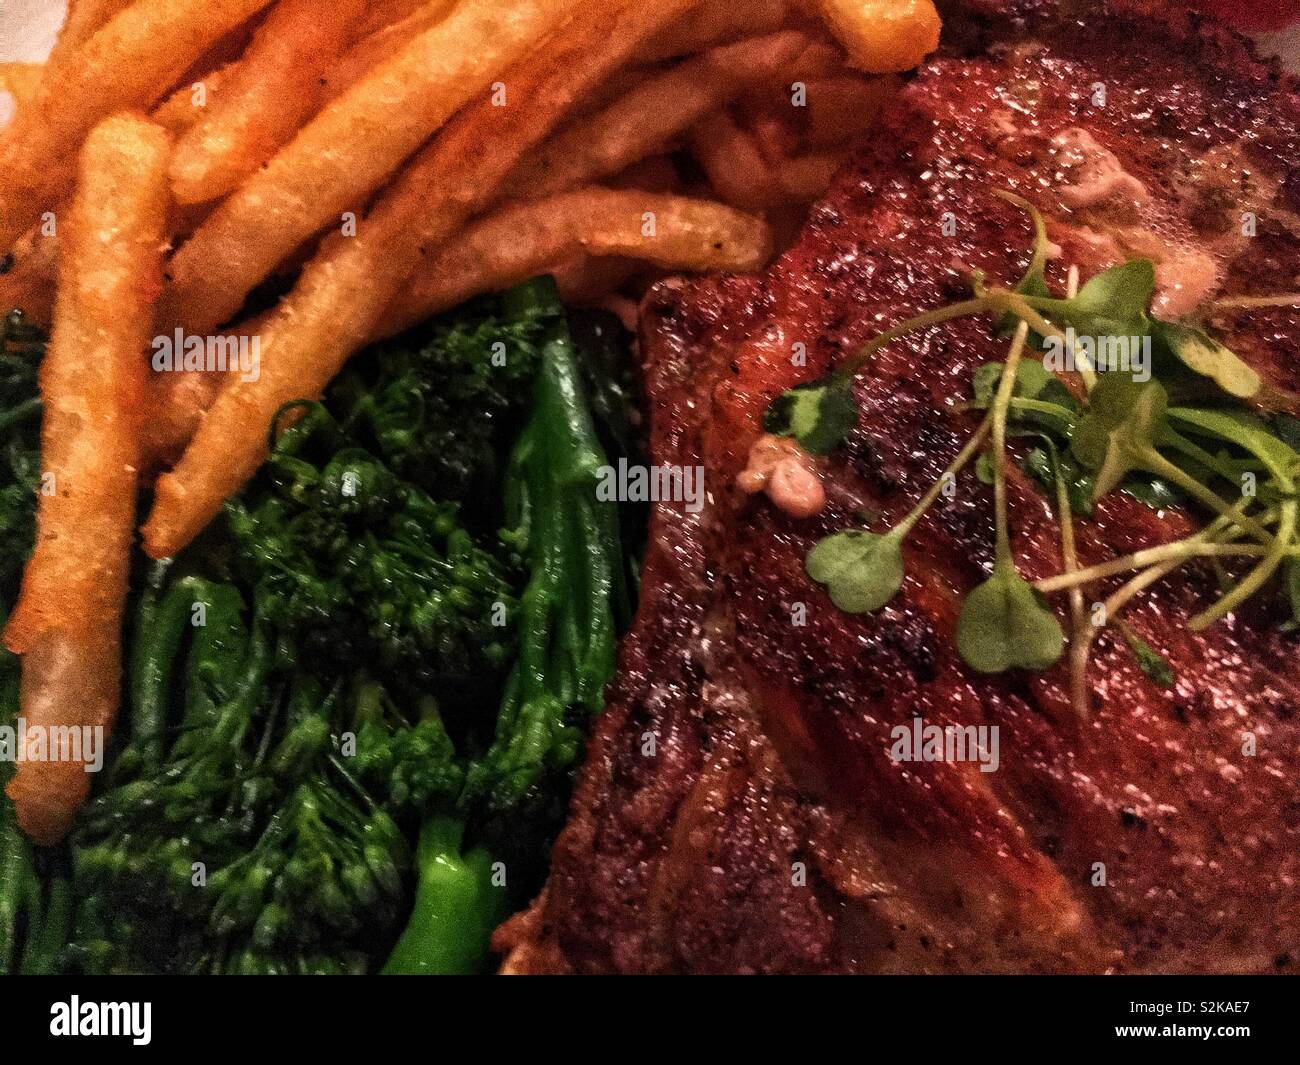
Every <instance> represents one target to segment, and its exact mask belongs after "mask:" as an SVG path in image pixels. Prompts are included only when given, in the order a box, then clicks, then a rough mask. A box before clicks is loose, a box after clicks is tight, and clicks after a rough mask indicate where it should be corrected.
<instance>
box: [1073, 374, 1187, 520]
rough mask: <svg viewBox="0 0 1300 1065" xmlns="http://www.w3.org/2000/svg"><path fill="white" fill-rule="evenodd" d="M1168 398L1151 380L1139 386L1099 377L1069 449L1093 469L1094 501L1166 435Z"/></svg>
mask: <svg viewBox="0 0 1300 1065" xmlns="http://www.w3.org/2000/svg"><path fill="white" fill-rule="evenodd" d="M1167 406H1168V397H1167V396H1166V394H1165V390H1164V389H1163V388H1162V387H1161V386H1160V385H1159V384H1158V383H1157V382H1155V381H1147V382H1144V383H1141V384H1139V383H1138V382H1136V381H1134V380H1133V379H1132V378H1131V377H1129V376H1127V375H1126V374H1103V375H1102V377H1101V378H1100V379H1099V380H1098V382H1097V387H1096V388H1094V389H1093V390H1092V393H1091V394H1090V395H1089V397H1088V413H1087V414H1086V415H1085V416H1084V417H1083V418H1082V419H1080V421H1079V423H1078V424H1077V425H1076V426H1075V429H1074V435H1073V437H1072V438H1071V440H1070V451H1071V452H1072V453H1073V455H1074V457H1075V458H1076V459H1078V461H1079V462H1080V463H1082V464H1083V465H1084V466H1085V467H1086V468H1087V469H1090V470H1095V471H1096V479H1095V483H1094V485H1093V499H1094V500H1096V499H1100V498H1101V497H1102V496H1104V495H1105V494H1106V493H1107V492H1109V491H1111V490H1112V489H1113V488H1115V487H1116V486H1117V485H1118V484H1119V483H1120V482H1121V481H1122V480H1123V479H1124V477H1125V476H1126V475H1127V474H1128V473H1129V472H1130V471H1131V470H1133V469H1136V468H1138V467H1139V466H1140V465H1141V462H1140V456H1141V454H1142V453H1143V452H1145V451H1148V450H1149V449H1150V448H1152V447H1154V446H1155V441H1156V440H1158V439H1160V437H1161V436H1162V434H1164V433H1165V432H1166V427H1165V411H1166V408H1167Z"/></svg>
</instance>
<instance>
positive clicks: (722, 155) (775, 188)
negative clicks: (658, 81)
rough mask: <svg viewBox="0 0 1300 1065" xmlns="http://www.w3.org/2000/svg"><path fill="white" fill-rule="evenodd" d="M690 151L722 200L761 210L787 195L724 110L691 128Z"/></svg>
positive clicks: (757, 150)
mask: <svg viewBox="0 0 1300 1065" xmlns="http://www.w3.org/2000/svg"><path fill="white" fill-rule="evenodd" d="M691 152H692V154H693V155H694V156H695V159H696V161H697V162H698V163H699V164H700V167H701V168H702V169H703V170H704V172H705V174H707V175H708V178H709V182H710V184H712V185H713V188H714V189H715V190H716V192H717V194H718V196H720V197H721V198H722V201H723V202H724V203H729V204H731V205H732V206H733V207H738V208H740V209H741V210H743V211H761V210H763V209H764V208H767V207H771V206H774V205H776V204H779V203H781V202H783V201H784V200H785V199H786V198H787V197H786V194H785V191H784V189H782V187H781V182H780V180H779V178H778V177H777V175H776V173H775V172H774V171H773V169H772V166H771V164H770V163H769V162H768V161H767V158H766V157H765V156H764V155H763V152H762V150H761V149H760V148H759V146H758V142H757V141H755V140H754V138H753V137H752V136H751V135H750V134H749V133H748V132H746V131H745V130H744V129H742V128H741V127H740V126H739V125H738V124H737V122H736V121H735V119H733V118H732V117H731V116H730V115H729V114H727V113H726V112H725V111H718V112H716V113H714V114H712V115H709V116H708V117H707V118H705V119H703V120H702V121H701V122H699V123H698V124H697V125H696V126H695V127H694V128H693V129H692V130H691Z"/></svg>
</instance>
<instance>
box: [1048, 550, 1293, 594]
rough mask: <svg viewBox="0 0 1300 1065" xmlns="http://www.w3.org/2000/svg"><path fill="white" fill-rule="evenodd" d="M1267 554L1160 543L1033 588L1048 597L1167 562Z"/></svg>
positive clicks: (1258, 551)
mask: <svg viewBox="0 0 1300 1065" xmlns="http://www.w3.org/2000/svg"><path fill="white" fill-rule="evenodd" d="M1267 551H1268V548H1266V547H1264V546H1263V545H1262V544H1210V543H1204V542H1199V541H1196V540H1195V539H1194V538H1191V539H1187V540H1177V541H1175V542H1174V543H1171V544H1161V545H1160V546H1159V547H1147V548H1143V549H1142V550H1141V551H1134V552H1133V553H1132V554H1129V555H1124V556H1122V557H1120V558H1115V559H1111V560H1110V561H1109V562H1099V563H1098V564H1097V565H1095V566H1089V567H1088V568H1087V569H1081V570H1077V571H1075V572H1074V573H1058V574H1057V575H1056V576H1055V577H1045V578H1044V579H1043V580H1041V581H1035V582H1034V587H1035V588H1037V589H1038V590H1039V591H1040V592H1042V593H1043V594H1044V595H1048V594H1050V593H1052V592H1059V591H1062V590H1064V589H1066V588H1076V587H1079V586H1080V585H1084V584H1091V583H1092V582H1093V581H1100V580H1105V579H1106V578H1107V577H1113V576H1115V574H1117V573H1125V572H1127V571H1129V570H1135V569H1145V568H1146V567H1147V566H1152V565H1155V564H1157V563H1160V562H1166V561H1169V560H1170V559H1179V560H1185V559H1191V558H1207V557H1231V556H1247V557H1251V558H1259V557H1261V556H1263V555H1264V554H1265V553H1266V552H1267ZM1295 553H1296V554H1300V548H1297V549H1296V551H1295ZM1286 554H1287V550H1286V549H1285V548H1284V549H1283V556H1285V555H1286Z"/></svg>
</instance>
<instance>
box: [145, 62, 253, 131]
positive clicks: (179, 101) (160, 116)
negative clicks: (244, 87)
mask: <svg viewBox="0 0 1300 1065" xmlns="http://www.w3.org/2000/svg"><path fill="white" fill-rule="evenodd" d="M235 66H236V64H235V63H228V64H226V65H225V66H223V67H217V68H216V69H215V70H213V71H210V72H208V73H207V74H204V75H203V77H201V78H196V79H195V80H194V81H187V82H186V83H185V84H184V85H182V86H180V87H179V88H178V89H176V90H175V91H174V92H173V93H172V94H171V95H170V96H168V97H167V99H165V100H164V101H163V102H162V103H160V104H159V105H158V106H157V107H155V108H154V110H153V114H152V115H150V118H152V119H153V121H154V122H156V123H158V125H160V126H162V127H163V129H165V130H168V131H169V132H171V133H173V134H181V133H184V132H185V131H186V130H187V129H190V128H191V127H192V126H193V125H194V123H196V122H197V121H198V120H199V119H200V118H202V117H203V116H204V114H206V113H207V110H208V109H209V108H210V107H212V106H213V105H214V104H215V103H216V102H217V100H219V99H220V98H221V92H222V90H223V87H224V86H225V84H226V80H227V79H228V78H229V77H230V76H231V74H232V73H233V72H234V70H235Z"/></svg>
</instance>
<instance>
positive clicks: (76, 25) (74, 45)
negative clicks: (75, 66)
mask: <svg viewBox="0 0 1300 1065" xmlns="http://www.w3.org/2000/svg"><path fill="white" fill-rule="evenodd" d="M130 3H131V0H75V2H72V3H69V4H68V14H67V17H66V18H65V19H64V20H63V25H62V27H60V29H59V36H58V37H57V38H56V39H55V41H54V47H53V48H51V49H50V54H49V56H48V57H47V59H46V62H48V63H50V64H51V65H54V66H57V65H58V64H60V63H64V62H66V61H67V60H68V58H69V57H70V56H73V55H75V54H76V52H77V49H78V48H80V47H81V46H82V45H83V44H85V43H86V42H87V41H88V40H90V38H92V37H93V36H94V35H95V34H96V33H98V32H99V31H100V30H101V29H103V28H104V26H106V25H107V24H108V22H109V21H110V20H111V19H112V18H113V17H114V16H115V15H116V14H117V13H118V12H120V11H121V10H122V9H123V8H124V7H126V6H127V5H128V4H130Z"/></svg>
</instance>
